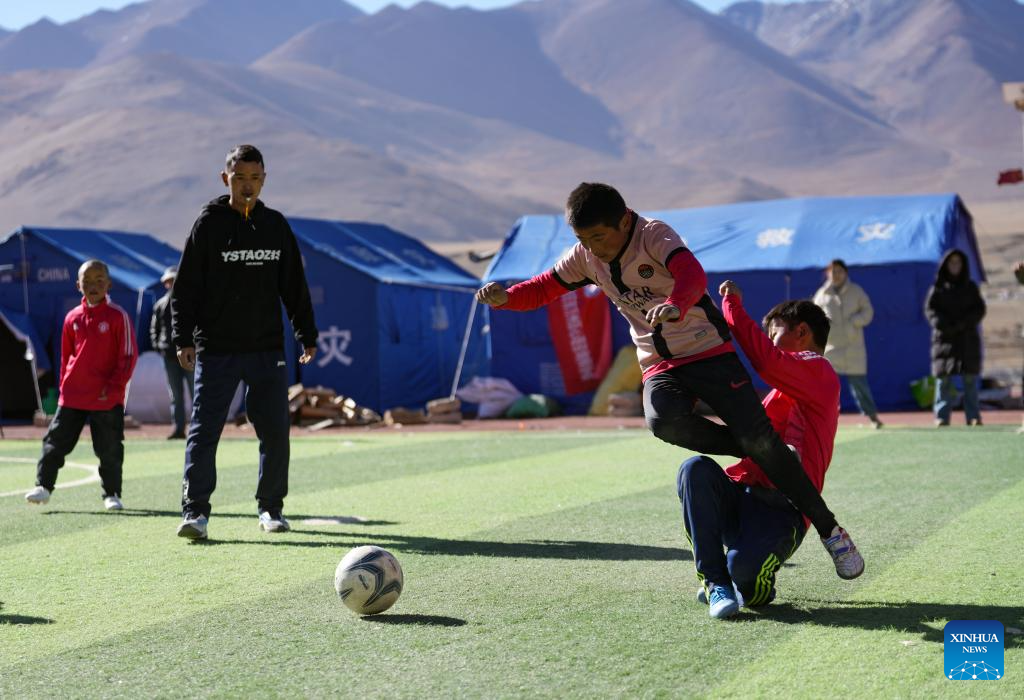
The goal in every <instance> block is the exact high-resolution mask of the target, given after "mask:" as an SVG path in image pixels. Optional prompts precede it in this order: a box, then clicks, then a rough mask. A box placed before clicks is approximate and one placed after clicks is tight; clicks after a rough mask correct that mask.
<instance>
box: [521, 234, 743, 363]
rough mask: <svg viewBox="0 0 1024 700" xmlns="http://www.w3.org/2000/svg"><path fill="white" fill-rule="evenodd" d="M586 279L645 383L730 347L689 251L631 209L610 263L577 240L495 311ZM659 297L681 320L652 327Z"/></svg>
mask: <svg viewBox="0 0 1024 700" xmlns="http://www.w3.org/2000/svg"><path fill="white" fill-rule="evenodd" d="M588 284H596V285H597V286H598V287H600V288H601V290H602V291H603V292H604V293H605V295H607V296H608V298H609V299H611V300H612V303H614V304H615V307H616V308H617V309H618V310H619V313H621V314H622V315H623V317H625V319H626V320H627V321H628V322H629V327H630V335H631V336H632V338H633V343H634V344H635V345H636V350H637V359H638V360H639V361H640V367H641V369H642V370H643V377H644V379H645V380H646V379H647V378H648V377H651V376H653V375H655V374H658V373H660V372H664V371H666V370H669V369H672V368H673V367H677V366H679V365H682V364H685V363H687V362H694V361H696V360H702V359H705V358H707V357H712V356H714V355H720V354H723V353H727V352H733V347H732V344H731V343H730V342H729V338H730V336H729V329H728V327H727V325H726V323H725V319H724V318H723V317H722V314H721V313H720V312H719V310H718V308H717V307H716V306H715V304H714V302H713V301H711V297H710V296H708V294H707V289H706V286H707V276H706V275H705V274H704V270H703V268H701V266H700V263H698V262H697V259H696V258H695V257H694V256H693V253H691V252H690V251H689V250H688V249H687V248H686V245H685V244H684V243H683V241H682V239H680V237H679V235H678V234H677V233H676V232H675V231H674V230H672V228H671V227H670V226H669V225H668V224H666V223H664V222H661V221H656V220H653V219H645V218H644V217H642V216H637V215H636V214H633V227H632V229H631V230H630V232H629V239H628V240H627V242H626V245H625V246H624V247H623V249H622V251H621V252H620V253H619V255H618V256H617V257H616V258H615V259H614V260H612V261H611V262H610V263H606V262H602V261H601V260H599V259H598V258H597V257H595V256H594V255H593V254H592V253H591V252H590V251H588V250H587V249H586V248H584V247H583V245H582V244H580V243H577V244H576V245H574V246H573V247H572V248H570V249H569V250H568V251H567V252H566V253H565V254H564V255H563V256H562V257H561V258H560V259H559V260H558V261H557V262H556V263H555V266H554V269H552V270H551V271H550V272H545V273H543V274H541V275H538V276H537V277H534V278H533V279H530V280H527V281H526V282H522V283H520V284H517V285H515V286H513V287H511V288H510V289H509V290H508V293H509V300H508V302H506V303H505V304H504V305H503V306H502V307H501V308H503V309H512V310H528V309H535V308H539V307H540V306H543V305H545V304H547V303H549V302H551V301H553V300H554V299H556V298H557V297H558V296H560V295H561V294H565V293H566V292H568V291H572V290H574V289H579V288H580V287H583V286H586V285H588ZM665 302H667V303H671V304H674V305H675V306H677V307H679V310H680V314H681V315H680V318H679V320H678V321H674V322H670V323H664V324H658V325H656V326H653V327H652V326H651V324H650V323H648V322H647V319H646V317H645V313H646V311H648V310H649V309H651V308H652V307H654V306H656V305H657V304H661V303H665Z"/></svg>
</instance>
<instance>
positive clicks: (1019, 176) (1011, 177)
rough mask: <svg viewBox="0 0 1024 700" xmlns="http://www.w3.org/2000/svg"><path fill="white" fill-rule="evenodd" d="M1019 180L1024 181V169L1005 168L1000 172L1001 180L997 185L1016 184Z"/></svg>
mask: <svg viewBox="0 0 1024 700" xmlns="http://www.w3.org/2000/svg"><path fill="white" fill-rule="evenodd" d="M1018 182H1024V170H1021V169H1020V168H1017V169H1016V170H1004V171H1002V172H1001V173H999V180H998V181H997V182H996V184H997V185H1016V184H1017V183H1018Z"/></svg>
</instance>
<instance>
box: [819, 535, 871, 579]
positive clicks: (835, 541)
mask: <svg viewBox="0 0 1024 700" xmlns="http://www.w3.org/2000/svg"><path fill="white" fill-rule="evenodd" d="M821 543H822V544H823V545H825V549H826V550H828V553H829V555H830V556H831V557H832V563H833V564H835V565H836V573H837V574H839V578H843V579H847V580H849V579H853V578H857V577H858V576H860V575H861V574H863V573H864V558H863V557H862V556H861V555H860V552H858V551H857V545H855V544H854V543H853V540H852V539H850V536H849V535H848V534H847V532H846V530H844V529H843V528H841V527H839V526H838V525H836V526H835V527H834V528H832V533H831V534H830V535H829V536H828V537H822V538H821Z"/></svg>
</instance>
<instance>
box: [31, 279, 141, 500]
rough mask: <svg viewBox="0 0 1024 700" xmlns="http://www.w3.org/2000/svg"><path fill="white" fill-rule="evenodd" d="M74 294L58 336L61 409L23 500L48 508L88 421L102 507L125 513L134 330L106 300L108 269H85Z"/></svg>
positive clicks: (108, 281)
mask: <svg viewBox="0 0 1024 700" xmlns="http://www.w3.org/2000/svg"><path fill="white" fill-rule="evenodd" d="M77 287H78V290H79V291H80V292H81V293H82V304H81V306H78V307H76V308H74V309H72V310H71V311H69V312H68V315H67V316H66V317H65V318H64V330H63V333H62V335H61V358H60V384H59V386H60V401H59V402H58V407H57V413H56V415H54V417H53V420H52V421H51V422H50V429H49V430H48V431H47V432H46V435H45V436H44V437H43V454H42V457H40V459H39V464H38V466H37V467H36V487H35V488H34V489H32V490H31V491H29V492H28V493H27V494H25V500H26V501H28V502H29V503H31V504H34V505H41V504H43V503H46V502H47V501H49V500H50V494H51V493H52V492H53V489H54V485H55V483H56V481H57V472H58V470H60V468H61V467H62V466H64V458H65V457H67V456H68V454H70V453H71V451H72V450H73V449H75V445H76V444H77V443H78V437H79V435H81V433H82V428H83V427H84V426H85V423H86V422H87V421H88V423H89V430H90V432H91V434H92V450H93V452H94V453H95V454H96V456H97V457H98V458H99V460H100V470H99V471H100V481H101V482H102V485H103V506H104V507H105V508H106V509H107V510H121V509H122V508H123V506H122V504H121V467H122V464H123V463H124V398H125V389H126V387H127V386H128V380H129V379H131V376H132V371H133V370H134V369H135V362H136V360H137V359H138V349H137V347H136V344H135V329H134V328H133V327H132V322H131V319H130V318H129V316H128V314H127V313H126V312H125V310H124V309H122V308H121V307H120V306H118V305H117V304H114V303H113V302H111V301H110V299H109V298H108V297H107V293H108V292H109V291H110V272H109V270H108V269H107V266H106V264H104V263H103V262H101V261H99V260H88V261H86V262H85V263H83V264H82V266H81V267H80V268H78V283H77Z"/></svg>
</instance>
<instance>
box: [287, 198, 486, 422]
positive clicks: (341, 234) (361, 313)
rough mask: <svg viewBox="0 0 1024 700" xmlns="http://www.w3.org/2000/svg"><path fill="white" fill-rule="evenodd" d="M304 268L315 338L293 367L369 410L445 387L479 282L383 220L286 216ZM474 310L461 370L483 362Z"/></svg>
mask: <svg viewBox="0 0 1024 700" xmlns="http://www.w3.org/2000/svg"><path fill="white" fill-rule="evenodd" d="M288 222H289V223H290V224H291V227H292V230H293V231H294V232H295V236H296V238H297V240H298V243H299V248H300V250H301V251H302V255H303V258H304V261H305V266H306V278H307V281H308V283H309V287H310V295H311V296H312V298H313V308H314V312H315V314H316V322H317V327H318V329H319V330H320V341H319V348H318V354H317V356H316V359H315V360H314V361H313V362H312V363H311V364H309V365H305V366H303V367H301V369H300V373H301V379H302V382H303V383H304V384H305V385H307V386H312V385H316V384H320V385H323V386H327V387H331V388H333V389H334V390H335V391H337V392H338V393H339V394H344V395H345V396H350V397H352V398H354V399H355V400H356V401H357V402H358V403H359V404H361V405H363V406H368V407H370V408H373V409H375V410H377V411H383V410H387V409H389V408H394V407H396V406H407V407H419V406H422V405H423V403H425V402H426V401H429V400H430V399H436V398H438V397H442V396H448V395H449V393H450V392H451V388H452V381H453V378H454V376H455V372H456V365H457V363H458V360H459V357H460V350H461V346H462V341H463V336H464V334H465V331H466V326H467V324H468V322H469V317H470V314H471V311H472V310H473V305H474V304H473V292H474V291H475V290H476V289H477V287H478V286H479V281H478V280H477V279H476V278H475V277H473V276H472V275H470V274H469V273H468V272H466V271H465V270H463V269H462V268H460V267H458V266H457V265H455V264H454V263H453V262H451V261H450V260H448V259H447V258H445V257H443V256H441V255H438V254H437V253H435V252H433V251H432V250H430V249H429V248H427V247H426V246H425V245H423V244H422V243H420V242H419V241H417V240H416V239H414V238H410V237H409V236H406V235H405V234H402V233H399V232H398V231H395V230H393V229H391V228H388V227H387V226H381V225H378V224H369V223H354V222H342V221H321V220H316V219H303V218H296V217H288ZM482 327H483V314H474V323H473V329H472V332H471V333H470V334H469V339H470V343H469V348H468V352H467V354H466V365H465V368H464V371H463V376H464V377H470V376H472V375H473V374H479V373H480V371H481V370H482V369H484V367H485V366H486V354H485V348H484V344H483V342H482V341H481V340H480V338H481V333H482Z"/></svg>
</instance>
